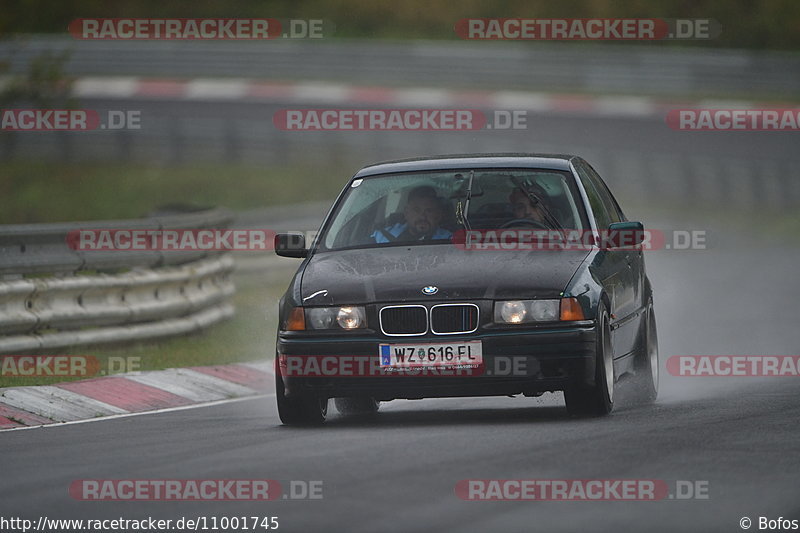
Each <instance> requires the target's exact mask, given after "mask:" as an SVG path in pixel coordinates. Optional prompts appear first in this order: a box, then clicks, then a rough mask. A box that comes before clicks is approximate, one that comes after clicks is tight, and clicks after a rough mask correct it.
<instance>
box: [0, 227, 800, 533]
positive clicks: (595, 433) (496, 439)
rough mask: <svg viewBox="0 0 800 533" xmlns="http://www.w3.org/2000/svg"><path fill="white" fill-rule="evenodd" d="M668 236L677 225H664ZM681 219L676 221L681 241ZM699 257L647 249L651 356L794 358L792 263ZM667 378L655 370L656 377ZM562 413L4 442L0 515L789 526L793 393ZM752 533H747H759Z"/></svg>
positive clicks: (14, 436)
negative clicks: (278, 496)
mask: <svg viewBox="0 0 800 533" xmlns="http://www.w3.org/2000/svg"><path fill="white" fill-rule="evenodd" d="M659 222H660V225H661V227H665V228H668V227H671V224H670V222H674V221H670V220H668V219H664V220H661V221H659ZM691 222H692V221H691V220H687V219H685V218H682V219H681V221H680V225H679V226H678V227H687V224H689V223H691ZM708 227H709V231H714V230H716V231H715V232H714V233H713V234H714V235H716V236H717V238H716V240H715V241H714V246H713V247H712V248H711V249H709V250H706V251H683V252H676V251H672V252H668V251H658V252H651V253H650V254H649V255H648V258H647V262H648V268H649V269H650V273H651V277H652V279H653V283H654V285H655V290H656V310H657V313H658V319H659V330H660V344H661V353H662V360H663V359H665V358H666V356H668V355H675V354H682V355H686V354H778V355H780V354H794V353H797V346H800V330H798V328H797V327H796V325H795V324H796V317H795V316H794V315H793V313H791V312H790V311H791V310H792V309H793V308H794V307H795V306H794V302H793V300H794V298H795V296H796V290H794V289H793V288H792V286H793V283H794V282H793V281H792V278H793V275H794V273H795V272H796V271H797V269H796V264H797V261H798V259H800V257H799V256H800V254H799V253H798V252H797V250H796V249H787V248H785V247H784V246H782V245H781V244H780V243H779V242H772V243H767V244H759V245H757V244H754V243H755V241H752V240H749V238H747V239H748V240H745V241H743V240H740V238H739V237H736V236H735V235H734V234H733V233H731V232H730V231H728V232H726V230H725V228H720V227H715V226H708ZM664 374H665V373H664ZM620 394H621V397H620V398H618V405H617V409H616V410H615V412H614V413H613V414H612V415H611V416H610V417H608V418H604V419H599V420H575V419H570V418H568V417H567V416H566V411H565V409H564V407H563V403H562V399H561V397H560V395H552V394H550V395H545V396H543V397H542V398H539V399H530V398H477V399H443V400H423V401H416V402H412V401H397V402H392V403H389V404H384V405H383V406H382V409H381V413H380V414H379V415H378V417H377V418H376V419H374V420H371V421H360V420H353V419H346V418H342V417H340V416H339V415H334V416H333V417H332V418H331V419H330V420H329V422H328V424H327V425H326V426H324V427H320V428H288V427H282V426H280V423H279V420H278V417H277V413H276V410H275V407H274V398H272V397H268V398H261V399H253V400H248V401H244V402H239V403H231V404H226V405H218V406H212V407H205V408H199V409H193V410H186V411H178V412H171V413H163V414H156V415H147V416H137V417H131V418H124V419H117V420H111V421H103V422H93V423H89V424H81V425H73V426H64V427H54V428H48V429H34V430H24V431H15V432H6V433H2V434H0V442H2V450H3V452H2V459H0V463H2V472H3V475H2V478H1V479H0V515H1V516H24V517H31V518H36V517H38V516H39V515H46V516H48V517H50V518H55V517H58V518H66V517H76V518H104V517H105V518H115V517H120V516H121V517H125V518H144V517H146V516H154V517H157V518H165V519H166V518H173V519H175V518H179V517H181V516H200V515H205V516H211V515H215V516H218V517H220V516H234V515H236V516H242V515H245V514H246V515H248V516H254V515H269V516H278V517H279V519H280V524H281V530H283V531H435V530H438V531H444V530H457V531H636V530H644V529H647V530H651V531H737V530H738V531H741V529H740V528H739V525H738V523H739V519H740V518H741V517H743V516H748V517H750V518H752V519H754V520H757V518H758V517H759V516H767V517H770V518H777V517H778V516H783V517H790V518H800V490H799V489H798V481H797V480H798V475H800V444H798V443H799V442H800V425H798V421H800V380H799V379H797V378H767V379H764V378H762V379H756V378H749V379H748V378H740V379H735V380H734V379H727V378H712V379H708V378H677V377H670V376H666V375H665V376H664V382H663V383H662V395H661V398H660V400H659V401H658V403H657V404H656V405H655V406H653V407H649V408H640V407H635V406H631V405H628V404H626V402H625V399H624V388H623V389H621V393H620ZM128 478H136V479H170V478H172V479H175V478H178V479H207V478H212V479H215V478H226V479H229V478H245V479H253V478H268V479H276V480H279V481H282V482H283V483H284V486H286V485H285V484H286V482H288V481H289V480H306V481H308V480H321V481H322V482H323V487H324V489H323V496H324V497H323V499H322V500H308V501H275V502H267V503H254V502H224V503H221V502H220V503H202V504H200V503H187V502H183V503H176V502H80V501H76V500H73V499H72V498H71V497H70V496H69V495H68V492H67V489H68V486H69V484H70V483H71V482H72V481H73V480H76V479H128ZM471 478H480V479H494V478H499V479H509V478H514V479H520V478H525V479H527V478H536V479H661V480H665V481H666V482H667V483H668V484H669V485H670V486H671V487H672V489H673V491H674V488H675V481H676V480H689V481H707V482H708V488H709V496H710V499H703V500H687V501H678V500H674V499H673V500H669V499H667V500H663V501H656V502H613V501H612V502H466V501H462V500H460V499H459V498H457V497H456V495H455V493H454V487H455V484H456V482H457V481H459V480H462V479H471ZM755 527H756V526H754V528H753V529H755Z"/></svg>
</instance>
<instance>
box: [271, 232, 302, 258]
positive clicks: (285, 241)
mask: <svg viewBox="0 0 800 533" xmlns="http://www.w3.org/2000/svg"><path fill="white" fill-rule="evenodd" d="M275 253H276V254H277V255H279V256H281V257H306V256H308V249H306V238H305V236H304V235H303V234H302V233H278V234H277V235H275Z"/></svg>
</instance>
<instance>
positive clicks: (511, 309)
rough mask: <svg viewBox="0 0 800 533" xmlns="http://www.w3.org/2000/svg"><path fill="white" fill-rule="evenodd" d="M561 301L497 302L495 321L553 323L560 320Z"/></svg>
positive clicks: (506, 322)
mask: <svg viewBox="0 0 800 533" xmlns="http://www.w3.org/2000/svg"><path fill="white" fill-rule="evenodd" d="M559 304H560V301H559V300H509V301H507V302H495V304H494V321H495V322H497V323H500V324H524V323H527V322H553V321H556V320H558V318H559Z"/></svg>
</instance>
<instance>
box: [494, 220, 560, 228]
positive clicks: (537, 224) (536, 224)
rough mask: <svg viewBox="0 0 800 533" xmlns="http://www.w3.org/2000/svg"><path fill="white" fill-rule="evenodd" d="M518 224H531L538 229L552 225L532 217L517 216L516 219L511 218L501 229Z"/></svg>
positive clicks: (524, 225)
mask: <svg viewBox="0 0 800 533" xmlns="http://www.w3.org/2000/svg"><path fill="white" fill-rule="evenodd" d="M516 226H522V227H527V226H530V227H532V228H537V229H550V226H548V225H547V224H545V223H543V222H539V221H538V220H533V219H532V218H515V219H514V220H509V221H508V222H506V223H505V224H503V225H502V226H500V229H506V228H513V227H516Z"/></svg>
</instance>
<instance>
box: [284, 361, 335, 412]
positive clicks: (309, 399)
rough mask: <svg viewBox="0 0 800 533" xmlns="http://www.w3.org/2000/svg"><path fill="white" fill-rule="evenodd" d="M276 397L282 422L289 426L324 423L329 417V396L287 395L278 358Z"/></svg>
mask: <svg viewBox="0 0 800 533" xmlns="http://www.w3.org/2000/svg"><path fill="white" fill-rule="evenodd" d="M275 398H276V400H277V403H278V416H279V417H280V419H281V422H283V423H284V424H285V425H287V426H302V425H306V426H308V425H315V424H322V423H323V422H325V419H326V418H327V417H328V398H318V397H316V396H300V397H296V398H295V397H289V396H286V392H285V390H284V388H283V378H281V374H280V368H279V366H278V362H277V360H276V361H275Z"/></svg>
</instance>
